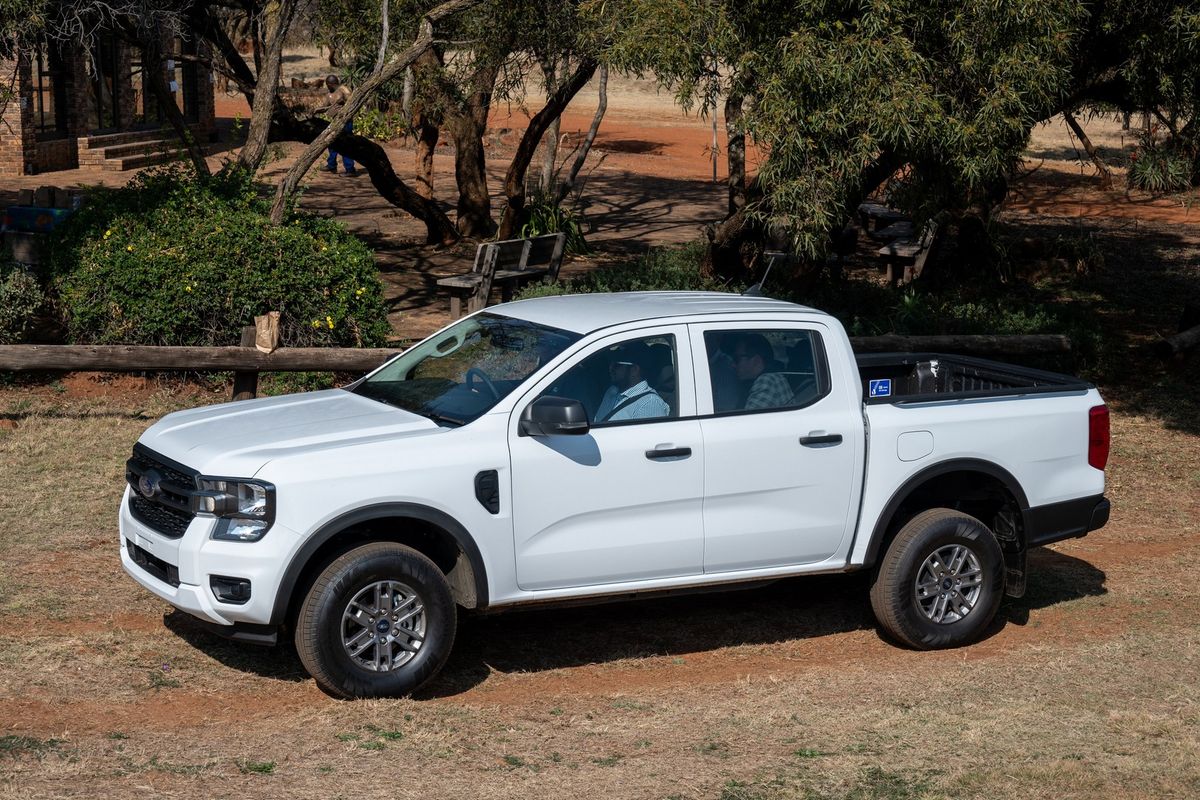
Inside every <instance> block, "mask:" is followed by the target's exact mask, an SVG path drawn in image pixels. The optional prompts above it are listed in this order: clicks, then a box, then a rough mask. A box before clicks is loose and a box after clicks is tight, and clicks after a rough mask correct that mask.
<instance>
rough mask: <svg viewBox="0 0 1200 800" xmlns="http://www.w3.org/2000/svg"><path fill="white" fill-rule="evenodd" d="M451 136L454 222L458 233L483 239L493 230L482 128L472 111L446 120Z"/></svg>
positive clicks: (493, 222)
mask: <svg viewBox="0 0 1200 800" xmlns="http://www.w3.org/2000/svg"><path fill="white" fill-rule="evenodd" d="M448 127H449V129H450V135H451V136H453V137H454V181H455V183H456V184H457V185H458V205H457V207H456V212H457V215H458V216H457V218H456V226H457V228H458V232H459V234H460V235H461V236H466V237H468V238H471V239H486V238H488V237H489V236H491V235H492V233H493V232H494V231H495V230H496V223H495V221H494V220H493V219H492V198H491V195H490V194H489V193H488V184H487V166H486V159H485V156H484V152H483V130H481V129H480V127H479V126H478V125H477V124H476V122H475V118H474V115H473V114H459V115H457V116H455V117H454V118H453V119H452V120H451V121H450V124H449V126H448Z"/></svg>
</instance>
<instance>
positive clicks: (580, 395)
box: [541, 335, 679, 427]
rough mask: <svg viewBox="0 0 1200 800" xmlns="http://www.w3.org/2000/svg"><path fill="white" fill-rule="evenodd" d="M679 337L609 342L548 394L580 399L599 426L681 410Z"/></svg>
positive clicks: (668, 415)
mask: <svg viewBox="0 0 1200 800" xmlns="http://www.w3.org/2000/svg"><path fill="white" fill-rule="evenodd" d="M677 375H678V360H677V359H676V352H675V337H674V336H671V335H664V336H647V337H643V338H640V339H629V340H627V341H624V342H621V343H619V344H614V345H611V346H609V347H605V348H603V349H601V350H600V351H598V352H596V353H593V354H592V355H590V356H588V357H587V358H586V359H584V360H583V361H582V362H580V363H579V364H577V365H575V366H574V367H572V368H571V369H569V370H568V371H567V372H565V373H563V374H562V375H561V376H559V378H558V379H557V380H555V382H554V384H553V385H552V386H551V387H550V388H548V389H547V390H546V391H544V392H542V395H541V396H543V397H547V396H554V397H566V398H570V399H572V400H578V401H579V402H580V403H582V404H583V407H584V408H585V409H587V414H588V421H589V422H590V423H591V425H592V426H593V427H598V426H603V425H615V424H619V423H624V422H634V421H638V420H645V419H673V418H675V417H678V416H679V405H678V394H677V392H676V376H677Z"/></svg>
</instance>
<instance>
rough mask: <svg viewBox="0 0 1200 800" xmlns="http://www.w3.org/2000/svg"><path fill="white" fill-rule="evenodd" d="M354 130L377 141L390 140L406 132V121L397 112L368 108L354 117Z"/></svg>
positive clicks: (385, 141)
mask: <svg viewBox="0 0 1200 800" xmlns="http://www.w3.org/2000/svg"><path fill="white" fill-rule="evenodd" d="M354 132H355V133H357V134H358V135H359V136H365V137H367V138H368V139H374V140H375V141H377V142H384V143H387V142H392V141H395V140H396V139H399V138H401V137H403V136H404V135H405V134H407V133H408V121H407V120H405V119H404V115H403V114H400V113H399V112H394V111H380V110H379V109H377V108H369V109H367V110H366V111H364V112H362V113H361V114H359V115H358V116H357V117H355V118H354Z"/></svg>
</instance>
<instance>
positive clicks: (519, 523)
mask: <svg viewBox="0 0 1200 800" xmlns="http://www.w3.org/2000/svg"><path fill="white" fill-rule="evenodd" d="M1108 446H1109V428H1108V412H1107V410H1106V409H1105V406H1104V405H1103V402H1102V400H1101V399H1100V395H1099V394H1098V393H1097V391H1096V389H1095V388H1094V387H1093V386H1091V385H1089V384H1087V383H1084V382H1082V381H1080V380H1077V379H1075V378H1070V377H1066V376H1063V375H1056V374H1052V373H1047V372H1040V371H1036V370H1031V369H1023V368H1018V367H1012V366H1008V365H1004V364H999V363H995V362H989V361H981V360H976V359H969V358H961V357H953V356H936V355H927V354H919V355H912V354H904V355H887V356H866V357H859V358H858V359H856V358H855V355H854V353H853V351H852V350H851V345H850V341H849V339H848V338H847V336H846V333H845V330H844V329H843V328H842V326H841V324H839V323H838V321H837V320H836V319H834V318H833V317H830V316H829V315H827V314H824V313H822V312H819V311H815V310H813V309H810V308H805V307H802V306H798V305H793V304H791V303H785V302H781V301H776V300H769V299H764V298H752V297H739V296H734V295H725V294H713V293H661V292H654V293H634V294H614V295H581V296H567V297H553V298H542V299H535V300H525V301H521V302H516V303H509V304H504V305H499V306H494V307H492V308H490V309H488V310H486V311H482V312H479V313H476V314H473V315H472V316H469V317H467V318H465V319H463V320H461V321H458V322H456V323H454V324H452V325H450V326H449V327H447V328H444V329H443V330H441V331H439V332H438V333H436V334H434V335H433V336H431V337H429V338H428V339H426V340H424V341H423V342H421V343H420V344H417V345H415V346H413V347H412V348H410V349H409V350H407V351H405V352H404V353H403V354H402V355H400V356H397V357H396V358H394V359H392V360H391V361H389V362H387V363H386V364H384V365H383V366H382V367H380V368H379V369H378V370H376V371H374V372H372V373H371V374H369V375H367V376H366V377H364V378H362V379H360V380H358V381H356V382H355V383H353V384H351V385H349V386H347V387H345V388H343V389H333V390H328V391H321V392H312V393H307V394H299V395H291V396H286V397H275V398H268V399H261V400H252V401H246V402H239V403H233V404H226V405H217V406H208V407H204V408H197V409H193V410H190V411H182V412H179V413H175V414H171V415H169V416H167V417H164V418H163V419H162V420H160V421H159V422H157V423H155V424H154V425H153V426H151V427H150V429H149V430H147V431H146V432H145V434H143V435H142V437H141V439H140V441H139V442H138V443H137V444H136V445H134V448H133V456H132V458H130V460H129V462H128V464H127V478H128V484H129V485H128V487H127V489H126V491H125V495H124V498H123V499H122V501H121V509H120V533H121V561H122V563H123V564H124V567H125V570H126V571H127V572H128V573H129V574H130V575H131V576H132V577H133V578H134V579H135V580H136V581H137V582H138V583H140V584H141V585H142V586H144V587H146V588H147V589H149V590H150V591H151V592H153V593H154V594H156V595H158V596H159V597H161V598H163V599H165V600H167V601H168V602H170V603H171V604H172V605H174V606H175V607H176V608H179V609H182V610H183V611H186V612H188V613H189V614H192V615H194V616H196V617H198V618H199V619H201V620H203V621H206V622H207V623H208V624H209V627H212V628H214V629H216V630H218V631H219V632H223V633H225V634H226V635H229V636H232V637H234V638H236V639H241V640H244V641H251V642H257V643H263V644H273V643H275V642H276V641H277V638H278V637H279V635H280V633H281V631H288V632H290V633H291V635H293V636H294V637H295V642H296V647H297V650H298V651H299V654H300V658H301V660H302V661H303V663H304V665H305V667H306V668H307V669H308V670H309V672H310V673H311V674H312V675H313V677H314V678H316V680H317V681H318V683H319V684H320V685H321V686H322V687H323V688H324V689H325V690H326V691H328V692H330V693H332V694H335V695H338V696H344V697H374V696H388V695H402V694H405V693H408V692H411V691H413V690H415V689H416V688H418V687H420V686H421V685H423V684H425V683H426V682H427V681H429V680H430V679H431V678H433V677H434V676H435V675H436V674H437V673H438V671H439V669H441V667H442V665H443V664H444V663H445V660H446V658H447V656H448V654H449V652H450V649H451V646H452V644H453V641H454V636H455V629H456V619H457V607H458V606H461V607H463V608H467V609H477V610H485V609H486V610H494V609H505V608H512V607H515V606H522V605H529V604H538V603H553V602H556V601H557V602H561V601H575V600H579V599H583V598H591V599H597V600H601V599H613V598H618V597H632V596H636V595H642V594H643V593H649V592H671V591H683V590H686V591H695V590H697V589H698V588H702V587H720V586H726V585H729V584H733V583H745V582H751V581H766V580H771V579H776V578H782V577H785V576H793V575H802V574H809V573H830V572H847V571H852V570H870V571H871V575H872V588H871V604H872V606H873V608H874V610H875V614H876V616H877V618H878V620H879V623H880V625H881V626H882V628H883V629H884V631H885V632H886V633H887V634H888V635H890V636H891V637H892V638H894V639H895V640H897V641H899V642H901V643H903V644H905V645H908V646H911V647H915V648H943V647H953V646H956V645H961V644H965V643H968V642H971V641H973V640H975V639H976V638H977V637H979V636H980V635H981V633H982V632H983V631H984V630H985V629H986V628H987V627H988V625H989V623H991V622H992V619H993V617H994V616H995V613H996V609H997V607H998V606H999V604H1000V601H1001V597H1002V595H1004V594H1005V593H1006V592H1007V593H1008V594H1010V595H1015V596H1019V595H1020V594H1021V593H1022V592H1023V591H1024V587H1025V556H1026V552H1027V551H1028V549H1029V548H1031V547H1036V546H1038V545H1044V544H1048V543H1050V542H1055V541H1058V540H1060V539H1065V538H1068V537H1074V536H1083V535H1084V534H1086V533H1087V532H1088V531H1091V530H1095V529H1096V528H1099V527H1101V526H1102V525H1104V524H1105V522H1106V521H1107V519H1108V511H1109V505H1108V501H1107V500H1106V499H1105V498H1104V466H1105V462H1106V460H1107V457H1108Z"/></svg>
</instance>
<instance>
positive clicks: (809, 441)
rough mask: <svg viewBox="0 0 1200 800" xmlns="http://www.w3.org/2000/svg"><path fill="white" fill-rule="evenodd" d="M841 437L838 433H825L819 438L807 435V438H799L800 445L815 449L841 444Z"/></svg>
mask: <svg viewBox="0 0 1200 800" xmlns="http://www.w3.org/2000/svg"><path fill="white" fill-rule="evenodd" d="M841 443H842V435H841V434H840V433H827V434H822V435H819V436H814V435H812V434H809V435H808V436H801V437H800V444H802V445H804V446H805V447H816V446H817V445H821V444H841Z"/></svg>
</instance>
